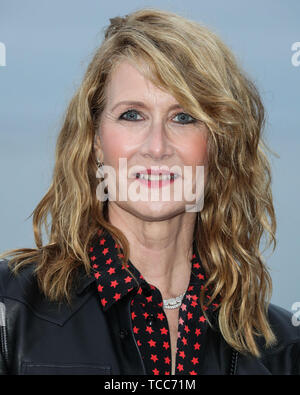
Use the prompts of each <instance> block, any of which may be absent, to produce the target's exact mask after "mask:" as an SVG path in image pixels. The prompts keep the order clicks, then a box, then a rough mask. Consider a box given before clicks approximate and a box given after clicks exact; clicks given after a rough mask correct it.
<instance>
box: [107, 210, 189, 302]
mask: <svg viewBox="0 0 300 395" xmlns="http://www.w3.org/2000/svg"><path fill="white" fill-rule="evenodd" d="M195 219H196V214H195V213H187V212H184V213H182V214H179V215H177V216H176V217H173V218H170V219H167V220H164V221H151V222H150V221H145V220H141V219H139V218H137V217H136V216H133V215H132V214H130V213H128V212H127V211H125V210H123V209H121V208H120V207H119V206H117V205H115V204H112V203H111V204H110V208H109V220H110V223H111V224H112V225H114V226H116V227H117V228H118V229H120V230H121V231H122V233H124V234H125V236H126V237H127V239H128V241H129V246H130V256H129V259H130V261H131V262H132V263H133V265H134V266H135V267H136V268H137V269H138V270H139V272H140V273H141V274H142V275H143V277H144V278H145V280H146V281H147V282H148V283H149V284H151V285H154V286H155V287H157V288H158V289H159V291H160V292H161V294H162V297H163V299H169V298H172V297H176V296H178V295H180V294H182V293H184V292H185V291H186V289H187V286H188V284H189V280H190V273H191V259H192V254H193V250H192V243H193V230H194V224H195Z"/></svg>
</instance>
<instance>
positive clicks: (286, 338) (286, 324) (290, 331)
mask: <svg viewBox="0 0 300 395" xmlns="http://www.w3.org/2000/svg"><path fill="white" fill-rule="evenodd" d="M268 319H269V324H270V326H271V329H272V330H273V332H274V334H275V336H276V338H277V344H276V346H275V347H274V348H272V349H271V350H270V351H271V352H272V350H273V351H274V350H276V351H277V352H278V351H281V350H283V349H284V348H286V347H288V346H289V345H292V344H295V345H297V346H298V348H299V353H300V325H295V323H294V320H293V314H292V313H291V312H290V311H288V310H286V309H284V308H283V307H280V306H277V305H274V304H270V305H269V308H268Z"/></svg>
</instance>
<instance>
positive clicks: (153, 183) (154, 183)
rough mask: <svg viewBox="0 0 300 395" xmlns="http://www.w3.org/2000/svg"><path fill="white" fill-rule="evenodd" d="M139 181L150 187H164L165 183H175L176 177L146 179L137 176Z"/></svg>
mask: <svg viewBox="0 0 300 395" xmlns="http://www.w3.org/2000/svg"><path fill="white" fill-rule="evenodd" d="M136 180H137V181H139V182H140V183H141V184H142V185H145V186H147V187H148V188H162V187H163V186H165V185H169V184H173V182H175V180H176V178H173V179H171V178H170V180H153V181H151V180H144V179H142V178H136Z"/></svg>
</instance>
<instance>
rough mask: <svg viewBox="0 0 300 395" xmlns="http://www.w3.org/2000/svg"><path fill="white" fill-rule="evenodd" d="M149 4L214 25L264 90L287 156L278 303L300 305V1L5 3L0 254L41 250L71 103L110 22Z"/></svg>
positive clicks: (275, 264)
mask: <svg viewBox="0 0 300 395" xmlns="http://www.w3.org/2000/svg"><path fill="white" fill-rule="evenodd" d="M128 4H129V5H128ZM144 6H145V7H146V6H150V7H157V8H159V9H165V10H170V11H173V12H177V13H179V14H181V15H183V16H185V17H187V18H190V19H193V20H195V21H198V22H200V23H203V24H204V25H206V26H208V27H210V28H211V30H213V31H215V32H216V33H217V34H218V35H219V36H220V37H221V38H222V39H223V41H224V42H225V43H226V44H227V45H228V46H229V47H230V48H231V49H232V50H233V51H234V53H235V54H236V56H237V57H238V59H239V61H240V64H241V65H242V66H243V68H244V69H245V70H246V72H247V73H248V75H249V76H250V77H251V78H252V79H253V80H254V81H255V83H256V84H257V86H258V88H259V90H260V92H261V95H262V98H263V101H264V103H265V106H266V111H267V114H268V115H267V128H266V140H267V142H268V144H269V145H270V147H271V149H272V150H274V151H275V152H277V153H278V154H279V155H280V158H276V157H270V160H271V165H272V172H273V184H272V185H273V195H274V203H275V209H276V212H277V221H278V231H277V238H278V247H277V249H276V251H275V253H274V254H273V255H270V253H271V251H270V250H269V251H268V253H267V254H266V257H268V258H267V261H268V266H269V267H270V270H271V275H272V279H273V285H274V291H273V297H272V302H273V303H276V304H278V305H280V306H282V307H285V308H286V309H288V310H291V306H292V304H293V303H294V302H296V301H300V265H299V264H300V237H299V236H300V232H299V219H300V214H299V193H300V178H299V171H300V128H299V124H300V118H299V112H300V105H299V103H300V67H295V66H293V64H292V62H291V58H292V55H293V52H292V51H291V46H292V44H293V43H295V42H300V20H299V16H300V2H299V0H287V1H284V0H263V1H260V0H251V1H241V0H227V1H225V0H210V1H209V2H207V1H199V0H198V1H197V0H186V1H178V0H169V1H167V0H159V1H143V0H139V1H135V0H130V2H123V1H117V0H110V1H99V0H98V1H97V0H85V1H74V0H60V1H58V0H51V1H50V0H49V1H46V0H26V1H21V0H0V42H2V43H4V44H5V46H6V66H5V67H0V177H1V178H0V179H1V193H0V221H1V227H0V251H1V252H2V251H4V250H7V249H10V248H19V247H25V246H26V247H33V246H35V244H34V238H33V232H32V218H29V219H27V220H26V218H27V217H28V216H29V215H30V214H31V212H32V211H33V209H34V208H35V206H36V205H37V204H38V203H39V201H40V200H41V198H42V197H43V196H44V194H45V193H46V191H47V189H48V187H49V184H50V180H51V175H52V169H53V164H54V148H55V142H56V138H57V135H58V132H59V128H60V125H61V120H62V116H63V114H64V111H65V108H66V106H67V104H68V102H69V100H70V99H71V97H72V95H73V93H74V92H75V89H76V87H77V86H79V84H80V82H81V78H82V76H83V73H84V71H85V69H86V67H87V65H88V63H89V61H90V60H91V56H92V53H93V51H94V49H95V48H96V47H97V46H98V45H99V44H100V43H101V41H102V39H103V31H104V28H105V27H106V26H107V25H108V24H109V18H112V17H115V16H118V15H120V16H123V15H125V14H127V13H129V12H131V11H134V10H136V9H137V8H141V7H144ZM299 60H300V56H299Z"/></svg>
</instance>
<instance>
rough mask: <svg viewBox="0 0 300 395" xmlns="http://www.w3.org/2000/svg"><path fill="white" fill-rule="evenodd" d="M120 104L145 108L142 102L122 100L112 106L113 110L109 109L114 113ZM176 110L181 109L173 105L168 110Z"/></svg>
mask: <svg viewBox="0 0 300 395" xmlns="http://www.w3.org/2000/svg"><path fill="white" fill-rule="evenodd" d="M122 104H126V105H134V106H138V107H143V108H147V106H146V105H145V103H143V102H142V101H132V100H123V101H120V102H119V103H117V104H116V105H114V106H113V108H112V109H111V111H114V110H115V109H116V108H117V107H119V106H120V105H122ZM177 108H183V107H182V106H181V105H180V104H173V105H172V106H170V108H169V110H175V109H177Z"/></svg>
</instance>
